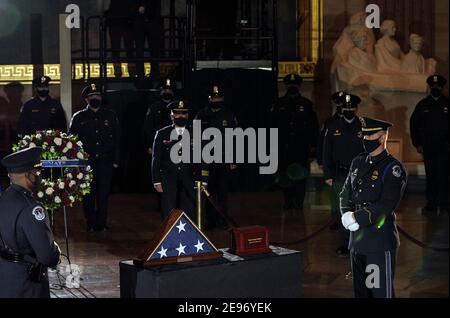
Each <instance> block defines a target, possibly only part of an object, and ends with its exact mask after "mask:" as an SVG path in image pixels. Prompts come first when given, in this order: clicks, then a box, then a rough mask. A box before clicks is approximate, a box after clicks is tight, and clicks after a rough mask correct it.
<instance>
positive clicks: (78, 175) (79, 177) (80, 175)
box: [77, 172, 84, 180]
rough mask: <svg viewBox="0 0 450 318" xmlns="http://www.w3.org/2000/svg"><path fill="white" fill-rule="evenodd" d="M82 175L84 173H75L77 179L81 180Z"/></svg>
mask: <svg viewBox="0 0 450 318" xmlns="http://www.w3.org/2000/svg"><path fill="white" fill-rule="evenodd" d="M83 176H84V175H83V174H82V173H81V172H80V173H79V174H77V179H78V180H81V179H83Z"/></svg>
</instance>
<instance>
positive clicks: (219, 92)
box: [208, 84, 224, 98]
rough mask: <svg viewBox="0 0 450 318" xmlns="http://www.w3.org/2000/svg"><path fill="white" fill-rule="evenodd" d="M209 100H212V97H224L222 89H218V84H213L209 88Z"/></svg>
mask: <svg viewBox="0 0 450 318" xmlns="http://www.w3.org/2000/svg"><path fill="white" fill-rule="evenodd" d="M208 97H209V98H214V97H219V98H220V97H224V93H223V90H222V87H220V86H219V85H218V84H215V85H213V86H212V87H211V90H210V92H209V94H208Z"/></svg>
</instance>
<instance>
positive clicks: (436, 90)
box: [431, 87, 442, 98]
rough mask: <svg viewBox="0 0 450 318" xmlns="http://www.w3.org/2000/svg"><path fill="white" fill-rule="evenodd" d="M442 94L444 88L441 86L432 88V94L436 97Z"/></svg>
mask: <svg viewBox="0 0 450 318" xmlns="http://www.w3.org/2000/svg"><path fill="white" fill-rule="evenodd" d="M441 95H442V90H441V89H440V88H439V87H433V88H432V89H431V96H433V97H434V98H439V97H441Z"/></svg>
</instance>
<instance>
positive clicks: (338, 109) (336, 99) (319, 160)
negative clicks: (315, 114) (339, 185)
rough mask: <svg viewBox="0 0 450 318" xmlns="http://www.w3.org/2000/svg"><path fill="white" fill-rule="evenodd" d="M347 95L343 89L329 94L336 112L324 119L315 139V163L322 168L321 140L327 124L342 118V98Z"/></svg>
mask: <svg viewBox="0 0 450 318" xmlns="http://www.w3.org/2000/svg"><path fill="white" fill-rule="evenodd" d="M345 95H347V93H346V92H344V91H339V92H336V93H334V94H333V95H331V100H332V101H333V103H334V104H335V105H336V112H335V113H334V114H333V116H331V117H329V118H328V119H327V120H325V122H324V124H323V125H322V127H321V128H320V132H319V139H318V140H317V149H316V158H317V164H318V165H319V167H321V168H323V140H324V138H325V133H326V131H327V129H328V126H329V125H330V124H331V123H332V122H334V121H337V120H339V119H340V118H342V104H343V100H344V98H343V97H345Z"/></svg>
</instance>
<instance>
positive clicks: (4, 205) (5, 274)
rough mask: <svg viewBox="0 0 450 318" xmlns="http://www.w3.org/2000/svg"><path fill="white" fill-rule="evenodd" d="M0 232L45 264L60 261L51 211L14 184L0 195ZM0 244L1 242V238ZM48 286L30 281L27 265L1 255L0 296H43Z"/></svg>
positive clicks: (13, 245)
mask: <svg viewBox="0 0 450 318" xmlns="http://www.w3.org/2000/svg"><path fill="white" fill-rule="evenodd" d="M0 233H1V236H2V238H3V241H4V243H5V245H6V246H7V247H8V248H9V249H11V250H12V251H14V252H16V253H21V254H23V255H29V256H31V257H33V258H34V259H36V260H37V261H38V262H39V263H40V264H42V265H44V266H46V267H53V266H56V265H57V264H58V261H59V256H60V252H59V249H58V247H57V246H56V245H55V244H54V239H53V234H52V231H51V229H50V224H49V218H48V214H47V212H46V211H45V209H44V208H43V207H42V206H41V205H40V204H39V203H38V202H37V201H36V200H35V199H34V198H33V195H32V193H31V192H30V191H28V190H26V189H25V188H22V187H21V186H18V185H11V186H10V187H9V188H8V189H6V191H5V192H4V193H3V194H2V195H1V197H0ZM0 244H1V241H0ZM44 283H46V284H47V286H46V287H47V288H45V286H44V287H43V286H41V285H40V284H37V283H33V282H31V281H29V275H28V273H27V267H26V266H25V265H23V264H17V263H12V262H9V261H6V260H3V259H2V258H0V298H3V297H40V296H47V297H49V296H50V295H49V294H48V295H42V294H41V293H42V291H43V290H48V281H45V282H44Z"/></svg>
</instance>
